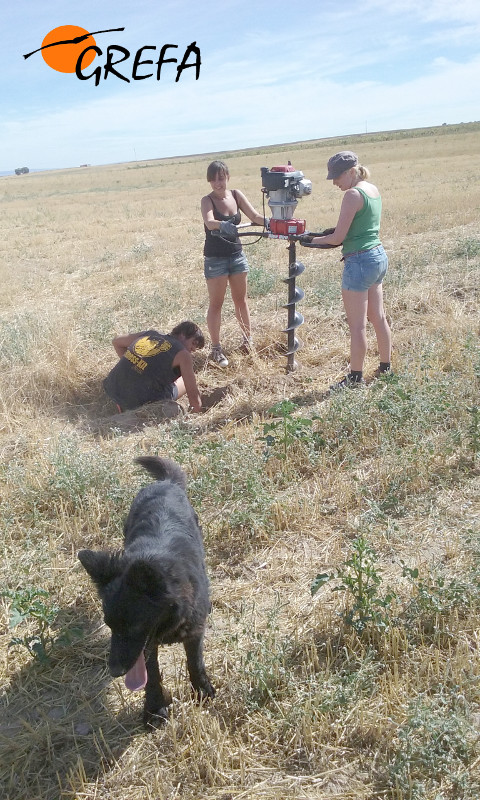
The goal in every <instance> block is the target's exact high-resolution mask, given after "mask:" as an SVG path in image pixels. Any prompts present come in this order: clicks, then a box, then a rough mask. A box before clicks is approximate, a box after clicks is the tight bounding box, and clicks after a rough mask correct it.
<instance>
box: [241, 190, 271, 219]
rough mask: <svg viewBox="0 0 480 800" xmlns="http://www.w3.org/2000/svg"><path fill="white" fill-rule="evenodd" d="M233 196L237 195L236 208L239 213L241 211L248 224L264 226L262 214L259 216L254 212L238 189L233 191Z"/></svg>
mask: <svg viewBox="0 0 480 800" xmlns="http://www.w3.org/2000/svg"><path fill="white" fill-rule="evenodd" d="M235 194H236V195H237V201H238V207H239V209H240V211H243V213H244V214H245V216H246V217H248V219H249V220H250V222H253V223H254V225H265V224H266V219H265V217H264V216H263V214H259V213H258V211H256V209H255V208H254V207H253V206H252V204H251V202H250V201H249V200H248V199H247V198H246V197H245V195H244V194H243V192H241V191H240V189H235Z"/></svg>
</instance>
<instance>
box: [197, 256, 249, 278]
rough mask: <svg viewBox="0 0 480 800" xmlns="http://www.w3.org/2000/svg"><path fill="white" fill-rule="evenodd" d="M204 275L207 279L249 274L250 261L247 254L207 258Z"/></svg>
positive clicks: (205, 259)
mask: <svg viewBox="0 0 480 800" xmlns="http://www.w3.org/2000/svg"><path fill="white" fill-rule="evenodd" d="M203 272H204V275H205V277H206V279H207V280H208V279H209V278H221V277H222V276H223V275H227V276H228V275H236V274H237V272H248V261H247V259H246V256H245V253H235V255H232V256H205V258H204V268H203Z"/></svg>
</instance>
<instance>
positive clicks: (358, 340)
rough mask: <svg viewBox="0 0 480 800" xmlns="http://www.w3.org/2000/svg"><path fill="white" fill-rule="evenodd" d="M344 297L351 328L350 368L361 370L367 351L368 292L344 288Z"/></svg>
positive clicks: (355, 370) (354, 370) (353, 370)
mask: <svg viewBox="0 0 480 800" xmlns="http://www.w3.org/2000/svg"><path fill="white" fill-rule="evenodd" d="M342 298H343V305H344V306H345V312H346V314H347V321H348V327H349V328H350V370H351V371H352V372H357V371H358V372H361V371H362V370H363V362H364V361H365V355H366V353H367V305H368V292H352V291H351V290H350V289H342Z"/></svg>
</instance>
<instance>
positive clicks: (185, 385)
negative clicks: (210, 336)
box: [103, 321, 205, 413]
mask: <svg viewBox="0 0 480 800" xmlns="http://www.w3.org/2000/svg"><path fill="white" fill-rule="evenodd" d="M112 344H113V347H114V348H115V352H116V353H117V355H118V356H119V358H120V361H119V362H118V364H116V365H115V366H114V368H113V369H112V370H111V372H109V374H108V375H107V377H106V378H105V380H104V382H103V388H104V389H105V391H106V393H107V394H108V396H109V397H111V398H112V400H113V401H114V402H115V403H116V405H117V407H118V409H119V410H120V411H126V410H127V409H134V408H139V406H143V405H145V404H146V403H154V402H156V401H158V400H178V398H179V397H182V396H183V395H185V394H187V396H188V400H189V402H190V407H191V410H192V411H195V412H197V413H198V412H200V411H201V410H202V399H201V397H200V393H199V391H198V387H197V381H196V379H195V373H194V371H193V361H192V356H191V353H193V352H195V350H197V348H199V349H201V348H202V347H203V346H204V344H205V339H204V337H203V334H202V332H201V330H200V328H199V327H198V325H195V323H194V322H189V321H186V322H181V323H180V325H177V326H176V327H175V328H173V330H172V331H171V332H170V333H159V332H158V331H155V330H147V331H140V333H128V334H126V335H125V336H117V337H116V338H115V339H114V340H113V342H112Z"/></svg>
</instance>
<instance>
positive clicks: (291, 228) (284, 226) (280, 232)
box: [268, 217, 305, 236]
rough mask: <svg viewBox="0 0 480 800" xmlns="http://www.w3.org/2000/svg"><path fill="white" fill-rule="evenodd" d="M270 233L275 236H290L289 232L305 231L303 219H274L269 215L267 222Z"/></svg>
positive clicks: (298, 232)
mask: <svg viewBox="0 0 480 800" xmlns="http://www.w3.org/2000/svg"><path fill="white" fill-rule="evenodd" d="M268 227H269V228H270V231H271V233H274V234H277V236H290V235H291V234H297V235H298V234H300V233H305V220H304V219H274V218H273V217H271V218H270V219H269V222H268Z"/></svg>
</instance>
